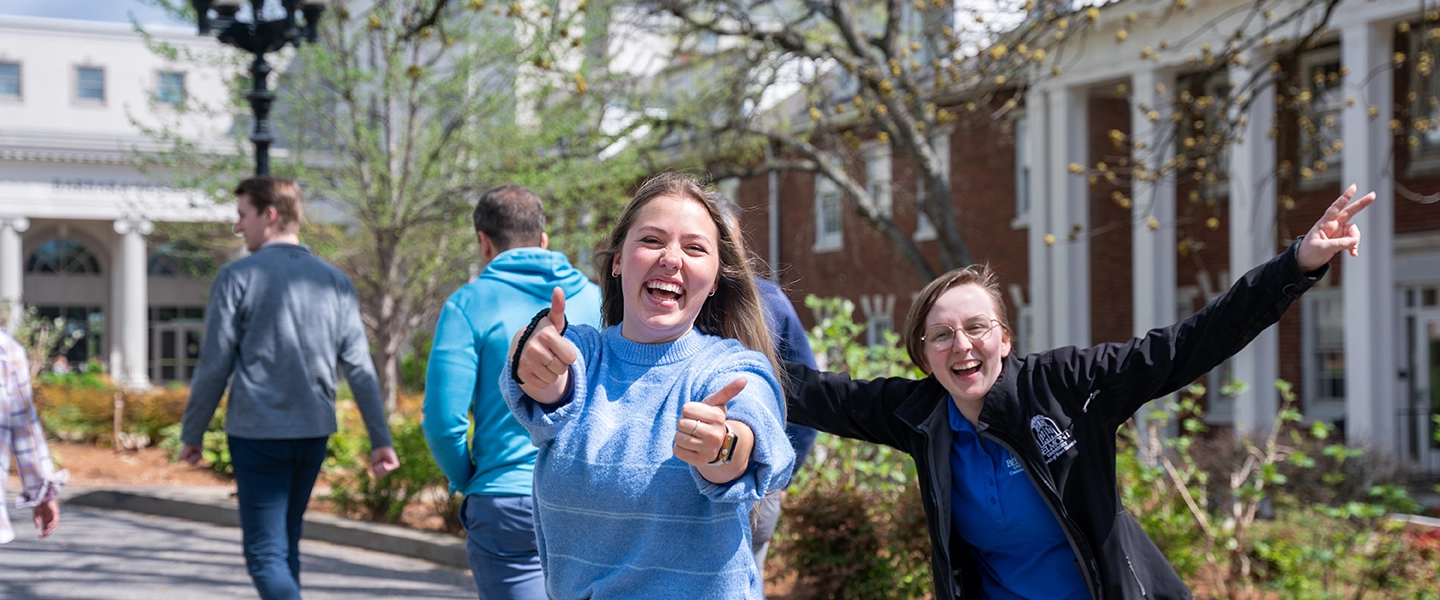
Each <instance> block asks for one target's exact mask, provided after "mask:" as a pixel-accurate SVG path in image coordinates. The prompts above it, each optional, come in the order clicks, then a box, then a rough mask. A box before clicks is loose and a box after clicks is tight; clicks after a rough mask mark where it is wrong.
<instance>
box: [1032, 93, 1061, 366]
mask: <svg viewBox="0 0 1440 600" xmlns="http://www.w3.org/2000/svg"><path fill="white" fill-rule="evenodd" d="M1047 95H1048V93H1047V92H1045V91H1044V90H1035V91H1032V92H1031V93H1030V95H1029V98H1030V100H1029V101H1028V105H1027V110H1026V112H1027V113H1028V116H1027V119H1028V120H1029V129H1028V130H1027V131H1026V135H1028V136H1029V139H1028V140H1026V141H1027V142H1028V144H1027V147H1028V150H1027V152H1028V154H1029V157H1030V190H1031V191H1030V215H1029V220H1030V226H1029V227H1028V228H1026V250H1027V252H1028V256H1027V258H1028V262H1029V264H1030V272H1029V284H1030V285H1029V288H1030V289H1029V296H1030V333H1029V338H1030V339H1029V341H1030V346H1029V347H1027V348H1025V351H1026V352H1035V351H1037V350H1048V349H1050V348H1054V347H1055V344H1054V343H1053V339H1054V336H1052V335H1051V329H1052V327H1051V324H1050V306H1051V305H1052V304H1054V302H1055V298H1054V294H1052V293H1051V290H1050V247H1049V246H1048V245H1046V244H1045V234H1046V233H1047V232H1048V231H1049V230H1050V211H1052V210H1054V208H1053V207H1052V206H1051V199H1050V191H1049V190H1050V177H1051V173H1052V171H1053V169H1051V167H1050V153H1049V152H1047V151H1046V149H1047V148H1049V136H1050V133H1049V132H1050V127H1051V125H1050V111H1049V109H1048V106H1047V104H1046V102H1047V101H1046V99H1045V97H1046V96H1047ZM1061 168H1062V169H1063V168H1064V167H1061Z"/></svg>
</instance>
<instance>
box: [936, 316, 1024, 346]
mask: <svg viewBox="0 0 1440 600" xmlns="http://www.w3.org/2000/svg"><path fill="white" fill-rule="evenodd" d="M1003 327H1004V325H1001V324H1000V321H999V320H997V319H988V320H985V321H971V322H970V323H968V324H966V325H965V326H964V327H962V328H961V330H960V331H961V333H964V334H965V337H968V338H970V341H971V342H974V343H976V344H978V343H980V342H983V341H985V338H988V337H990V332H992V331H995V329H996V328H1003ZM920 341H922V342H925V347H926V348H929V349H930V350H933V351H935V352H944V351H946V350H949V349H950V348H951V347H952V346H954V345H955V328H954V327H951V326H949V325H931V326H930V327H929V328H927V329H926V330H925V335H923V336H921V337H920Z"/></svg>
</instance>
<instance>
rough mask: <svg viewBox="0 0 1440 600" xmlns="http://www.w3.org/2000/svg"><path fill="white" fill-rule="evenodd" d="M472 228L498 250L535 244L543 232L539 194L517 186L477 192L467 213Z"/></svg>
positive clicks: (543, 215) (542, 210)
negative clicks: (471, 222) (473, 205)
mask: <svg viewBox="0 0 1440 600" xmlns="http://www.w3.org/2000/svg"><path fill="white" fill-rule="evenodd" d="M471 219H472V220H473V221H474V222H475V231H478V232H480V233H483V234H485V235H486V237H489V238H490V240H491V241H493V242H495V245H496V246H499V247H500V249H501V250H509V249H510V248H516V247H523V246H539V245H540V234H541V233H542V232H544V231H545V209H544V207H543V206H542V203H541V201H540V196H537V195H536V194H535V192H532V191H530V190H529V189H527V188H524V187H522V186H518V185H502V186H500V187H493V188H490V189H488V190H486V191H485V193H484V194H481V195H480V200H478V201H476V202H475V212H474V213H473V214H472V215H471Z"/></svg>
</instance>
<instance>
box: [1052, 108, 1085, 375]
mask: <svg viewBox="0 0 1440 600" xmlns="http://www.w3.org/2000/svg"><path fill="white" fill-rule="evenodd" d="M1048 101H1049V106H1048V111H1047V112H1048V113H1049V117H1048V119H1047V120H1048V121H1049V122H1048V123H1047V125H1048V126H1049V134H1050V135H1049V142H1048V145H1047V147H1048V148H1049V149H1050V150H1049V152H1050V161H1049V163H1048V164H1047V165H1046V169H1045V170H1046V179H1047V181H1048V185H1047V187H1046V191H1047V195H1048V197H1049V202H1050V204H1051V207H1050V211H1049V215H1047V216H1048V217H1049V219H1048V226H1047V228H1046V229H1047V231H1046V232H1045V233H1046V234H1053V235H1054V236H1055V243H1054V244H1052V245H1050V246H1049V248H1048V250H1049V254H1050V269H1049V272H1050V289H1049V292H1050V302H1049V310H1050V318H1049V320H1050V329H1051V338H1050V340H1049V342H1050V343H1049V344H1047V345H1045V346H1042V347H1044V348H1052V347H1056V346H1069V345H1076V346H1087V345H1089V344H1090V242H1089V227H1090V211H1089V202H1088V199H1089V193H1088V188H1087V186H1086V182H1085V178H1083V177H1081V176H1078V175H1075V174H1073V173H1070V171H1069V166H1070V163H1079V164H1081V165H1087V164H1089V152H1088V150H1089V149H1088V148H1087V147H1086V142H1087V137H1086V134H1087V131H1086V130H1087V127H1086V122H1087V120H1088V119H1087V114H1086V111H1087V109H1088V98H1087V92H1086V90H1085V89H1084V88H1061V89H1058V90H1053V91H1051V92H1050V93H1049V94H1048ZM1077 227H1078V230H1079V235H1078V236H1076V238H1075V240H1074V241H1071V239H1070V237H1071V233H1072V232H1073V231H1076V228H1077Z"/></svg>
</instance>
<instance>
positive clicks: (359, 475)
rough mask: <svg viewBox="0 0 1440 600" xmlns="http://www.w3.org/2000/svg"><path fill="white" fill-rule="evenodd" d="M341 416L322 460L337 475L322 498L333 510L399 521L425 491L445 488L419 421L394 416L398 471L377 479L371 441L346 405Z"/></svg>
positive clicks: (394, 438) (350, 407)
mask: <svg viewBox="0 0 1440 600" xmlns="http://www.w3.org/2000/svg"><path fill="white" fill-rule="evenodd" d="M339 416H340V417H341V418H340V420H339V422H340V429H339V431H338V432H336V434H335V435H334V436H333V437H331V440H330V445H329V450H328V452H329V457H328V458H327V460H326V464H327V467H329V470H331V471H332V472H334V473H335V474H336V476H337V477H336V479H335V480H334V482H333V483H332V485H331V487H330V491H329V492H328V493H327V494H326V495H325V499H326V500H329V501H330V502H332V503H334V505H335V509H336V511H337V512H339V513H342V514H346V515H350V516H354V517H359V518H365V519H369V520H372V521H382V522H386V523H397V522H399V521H400V517H401V516H402V515H403V514H404V511H405V507H406V506H408V505H409V504H411V503H412V502H415V501H417V500H420V499H421V495H422V494H423V493H425V492H426V491H429V490H433V489H434V488H437V487H439V488H440V489H444V487H443V486H444V485H445V482H446V480H445V475H444V473H442V472H441V471H440V467H439V466H438V465H436V464H435V459H433V458H431V456H430V448H429V446H428V445H426V443H425V434H424V432H423V431H422V430H421V429H420V420H419V419H415V418H412V417H409V416H406V415H404V414H397V415H396V416H395V417H393V418H392V419H391V420H390V436H391V439H392V440H393V443H394V446H395V453H396V454H398V455H399V456H400V468H399V469H396V470H395V471H394V472H392V473H390V474H389V475H387V476H385V477H382V478H380V479H375V478H374V477H372V476H371V474H370V470H369V466H370V458H369V455H370V444H369V440H368V438H367V437H366V436H367V434H366V431H365V428H364V426H363V425H361V424H360V423H359V416H358V414H357V411H356V410H355V409H354V407H353V406H352V405H347V406H345V407H344V409H343V410H341V411H340V415H339ZM441 504H444V503H441Z"/></svg>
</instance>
